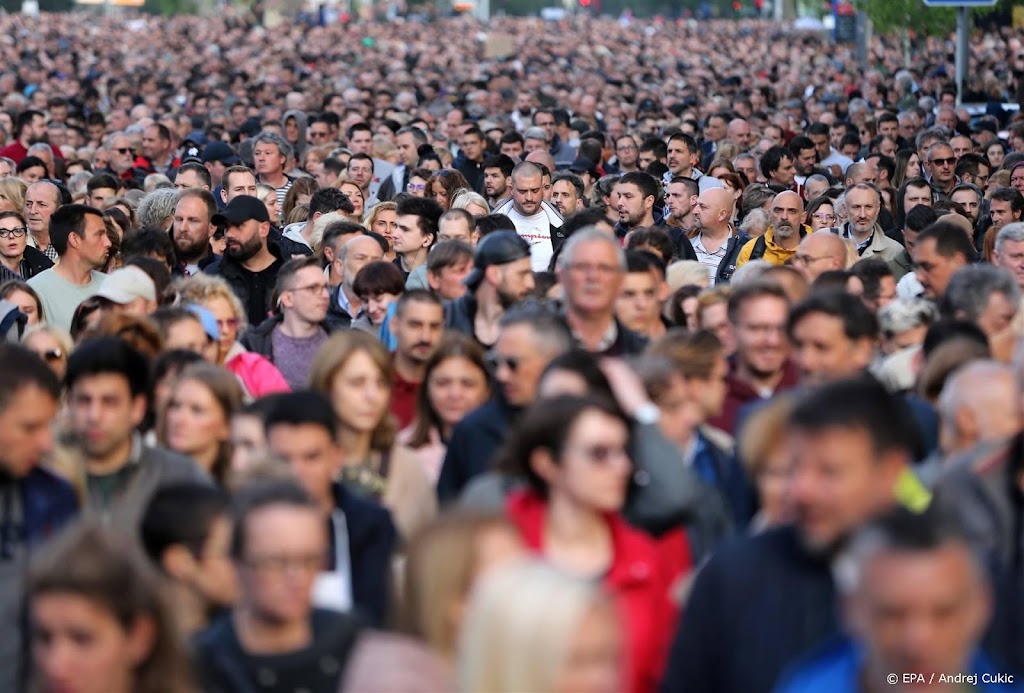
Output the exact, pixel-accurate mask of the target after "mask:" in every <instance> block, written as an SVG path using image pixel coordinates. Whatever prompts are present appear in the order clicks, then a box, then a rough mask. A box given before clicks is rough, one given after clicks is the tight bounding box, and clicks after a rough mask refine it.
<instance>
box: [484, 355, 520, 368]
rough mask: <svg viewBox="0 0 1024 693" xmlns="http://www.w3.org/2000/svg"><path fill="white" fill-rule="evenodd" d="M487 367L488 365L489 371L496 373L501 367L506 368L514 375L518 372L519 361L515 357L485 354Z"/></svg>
mask: <svg viewBox="0 0 1024 693" xmlns="http://www.w3.org/2000/svg"><path fill="white" fill-rule="evenodd" d="M487 365H489V366H490V367H491V369H492V370H495V371H497V370H498V369H499V368H501V367H502V366H507V367H508V370H509V372H511V373H515V372H516V371H517V370H519V359H518V358H516V357H515V356H502V355H501V354H496V353H494V352H491V353H489V354H487Z"/></svg>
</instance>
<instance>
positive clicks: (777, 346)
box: [728, 281, 789, 377]
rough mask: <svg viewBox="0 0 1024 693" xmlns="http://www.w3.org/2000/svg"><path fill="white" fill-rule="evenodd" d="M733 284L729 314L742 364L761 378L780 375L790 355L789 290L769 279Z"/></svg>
mask: <svg viewBox="0 0 1024 693" xmlns="http://www.w3.org/2000/svg"><path fill="white" fill-rule="evenodd" d="M733 286H734V288H733V291H732V294H731V295H730V296H729V311H728V313H729V322H730V323H732V328H733V333H734V334H735V336H736V356H737V359H738V365H740V366H741V367H742V368H744V369H746V370H747V371H749V372H750V373H751V374H753V375H755V376H757V377H769V376H772V375H775V374H778V373H779V372H781V370H782V367H783V366H784V365H785V363H786V358H787V357H788V356H789V344H788V342H787V340H786V317H787V315H788V313H789V298H788V296H787V295H786V292H785V291H784V290H783V289H782V287H781V286H779V285H778V284H776V283H773V282H765V281H754V282H749V283H744V284H741V285H738V286H737V285H733Z"/></svg>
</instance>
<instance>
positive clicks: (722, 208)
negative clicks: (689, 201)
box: [694, 188, 734, 231]
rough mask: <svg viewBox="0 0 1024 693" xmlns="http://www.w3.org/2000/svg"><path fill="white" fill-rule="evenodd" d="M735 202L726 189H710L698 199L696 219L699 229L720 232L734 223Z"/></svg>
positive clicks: (695, 209)
mask: <svg viewBox="0 0 1024 693" xmlns="http://www.w3.org/2000/svg"><path fill="white" fill-rule="evenodd" d="M733 207H734V201H733V197H732V194H731V193H730V192H729V191H728V190H726V189H724V188H709V189H707V190H705V191H704V192H702V193H701V194H700V196H699V197H698V198H697V204H696V205H695V206H694V212H695V214H694V217H695V219H696V222H697V228H698V229H709V230H712V231H716V230H720V229H723V228H725V227H727V226H728V225H729V223H730V222H731V221H732V212H733Z"/></svg>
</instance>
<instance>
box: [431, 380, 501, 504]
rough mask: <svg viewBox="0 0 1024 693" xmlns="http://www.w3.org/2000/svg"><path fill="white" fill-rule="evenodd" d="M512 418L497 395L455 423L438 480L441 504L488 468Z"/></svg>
mask: <svg viewBox="0 0 1024 693" xmlns="http://www.w3.org/2000/svg"><path fill="white" fill-rule="evenodd" d="M515 415H516V413H515V411H514V410H513V408H512V407H510V406H509V405H508V404H507V403H506V402H505V400H504V399H503V398H502V397H501V396H500V395H496V396H494V397H492V398H491V399H490V401H488V402H485V403H484V404H483V405H481V406H480V407H477V408H476V409H474V410H473V411H471V412H470V413H469V414H467V415H466V417H465V418H464V419H462V421H460V422H459V423H458V424H456V426H455V430H453V431H452V437H451V440H450V441H448V452H447V454H445V457H444V464H443V465H442V466H441V476H440V478H439V479H438V480H437V498H438V500H439V501H441V503H446V502H449V501H454V500H456V499H457V498H458V497H459V494H460V493H462V490H463V489H464V488H465V487H466V484H468V483H469V482H470V481H471V480H472V479H473V478H474V477H475V476H477V475H479V474H483V473H484V472H486V471H488V470H489V469H490V468H491V462H492V460H493V459H494V455H495V453H496V452H497V451H498V448H500V447H501V445H502V443H504V442H505V432H506V431H507V430H508V429H509V426H511V425H512V422H513V419H514V418H515Z"/></svg>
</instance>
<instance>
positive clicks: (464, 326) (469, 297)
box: [444, 291, 491, 348]
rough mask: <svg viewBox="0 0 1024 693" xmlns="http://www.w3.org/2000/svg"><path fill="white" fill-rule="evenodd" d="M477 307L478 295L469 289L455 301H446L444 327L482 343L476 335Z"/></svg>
mask: <svg viewBox="0 0 1024 693" xmlns="http://www.w3.org/2000/svg"><path fill="white" fill-rule="evenodd" d="M476 308H477V300H476V295H474V294H473V292H472V291H467V292H466V293H464V294H463V295H462V296H460V297H459V298H456V299H455V300H453V301H446V302H445V304H444V328H445V329H446V330H453V331H455V332H460V333H462V334H464V335H466V336H467V337H471V338H472V339H476V341H477V343H480V340H479V339H477V337H476ZM481 346H483V347H485V348H487V347H490V346H491V345H490V344H481Z"/></svg>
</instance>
